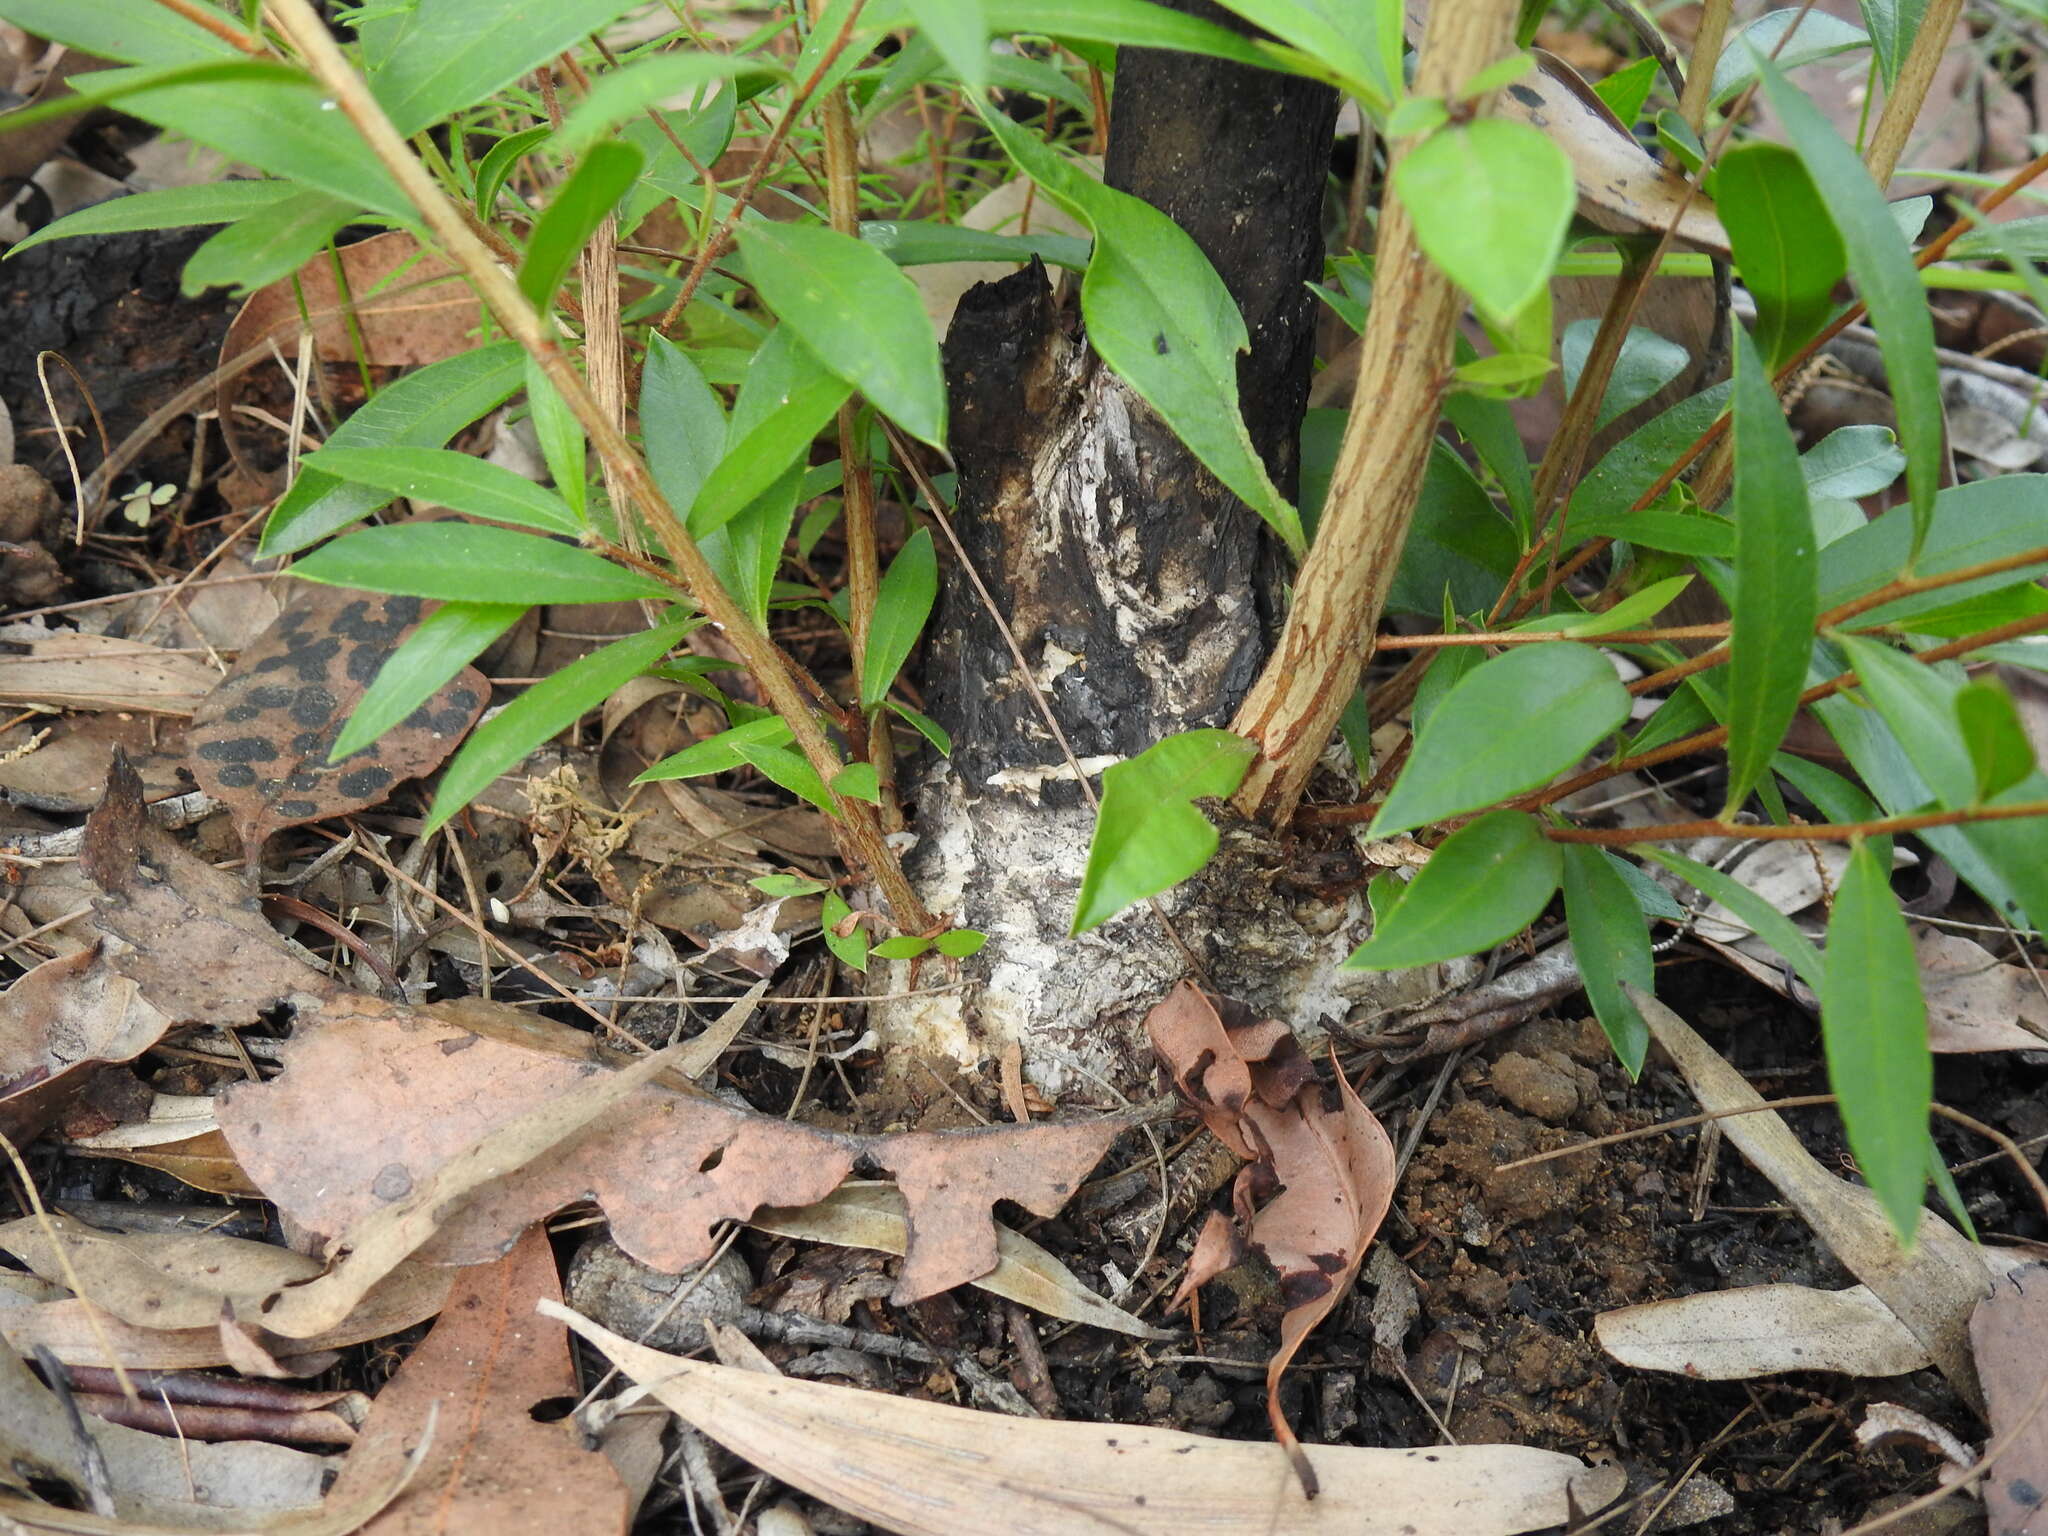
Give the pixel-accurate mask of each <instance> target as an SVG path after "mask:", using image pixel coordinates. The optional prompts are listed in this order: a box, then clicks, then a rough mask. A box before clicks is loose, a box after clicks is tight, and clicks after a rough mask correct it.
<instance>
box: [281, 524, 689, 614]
mask: <svg viewBox="0 0 2048 1536" xmlns="http://www.w3.org/2000/svg"><path fill="white" fill-rule="evenodd" d="M292 574H293V575H294V576H298V577H301V578H303V579H304V580H306V581H323V582H326V583H328V584H329V585H330V586H336V587H362V588H363V589H365V590H366V591H370V592H398V593H402V594H404V595H406V596H408V597H438V598H443V599H446V600H447V601H450V602H458V603H498V602H503V601H504V600H505V599H506V598H508V597H510V598H514V599H516V600H518V601H520V602H523V603H525V604H527V605H528V606H529V607H530V606H533V605H535V604H538V603H629V602H632V601H634V600H636V599H638V598H666V597H669V596H670V595H671V593H670V592H669V589H668V588H667V587H665V586H663V585H662V584H661V583H660V582H658V581H655V580H654V579H653V578H651V577H648V576H642V575H641V574H640V573H639V572H637V571H629V570H626V569H625V568H624V567H622V566H617V565H613V564H612V563H611V562H610V561H609V560H606V559H605V558H604V557H603V556H601V555H594V554H592V553H590V551H588V550H585V549H577V548H576V547H575V546H573V545H569V544H557V543H556V542H555V541H554V540H552V539H544V538H541V537H539V536H538V535H536V534H531V533H521V532H519V531H518V530H517V529H514V528H494V527H490V526H488V525H486V524H483V523H398V524H395V525H393V526H391V527H387V528H365V529H363V530H362V531H361V532H359V533H352V534H349V535H348V536H347V537H346V538H341V539H336V540H335V541H334V542H333V543H332V544H328V545H324V546H322V547H321V548H320V549H317V550H315V551H314V552H313V553H312V554H310V555H308V556H306V557H305V558H304V559H303V560H300V561H298V562H296V563H295V564H294V565H293V566H292Z"/></svg>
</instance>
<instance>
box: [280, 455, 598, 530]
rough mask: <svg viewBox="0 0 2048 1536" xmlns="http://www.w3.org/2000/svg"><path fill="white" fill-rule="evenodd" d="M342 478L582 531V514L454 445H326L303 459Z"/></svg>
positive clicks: (507, 519)
mask: <svg viewBox="0 0 2048 1536" xmlns="http://www.w3.org/2000/svg"><path fill="white" fill-rule="evenodd" d="M303 462H304V463H305V465H306V466H307V467H308V468H311V469H317V470H319V471H320V472H321V473H323V474H329V475H332V476H334V477H335V479H337V480H353V481H355V482H357V483H358V484H362V485H370V486H375V487H376V488H377V489H378V490H380V491H389V492H391V493H392V494H393V495H395V496H410V497H412V498H414V499H415V500H418V501H427V502H432V503H433V504H435V505H436V506H442V507H448V508H451V509H453V510H454V511H457V512H467V513H469V514H471V515H472V516H475V517H488V518H490V519H492V520H493V521H495V522H500V523H517V524H518V525H519V526H520V527H522V528H537V529H539V530H540V531H541V532H543V533H568V534H573V533H575V532H576V531H577V528H578V526H579V525H578V523H577V520H576V514H575V513H574V512H572V511H570V510H569V505H568V503H567V502H565V501H563V500H562V498H561V497H559V496H557V495H555V494H554V493H553V492H552V491H547V490H543V489H542V488H541V487H539V486H537V485H535V484H534V483H533V482H532V481H531V480H529V479H527V478H526V477H525V476H524V475H519V474H515V473H513V472H512V471H511V470H509V469H507V468H505V466H504V465H502V464H493V463H491V462H489V461H488V460H485V459H479V458H475V457H473V456H471V455H470V454H467V453H457V452H455V451H454V450H453V449H451V448H322V449H320V450H319V451H318V452H316V453H309V454H307V455H306V457H305V460H304V461H303Z"/></svg>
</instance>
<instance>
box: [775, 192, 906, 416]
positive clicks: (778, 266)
mask: <svg viewBox="0 0 2048 1536" xmlns="http://www.w3.org/2000/svg"><path fill="white" fill-rule="evenodd" d="M739 245H740V254H741V255H742V256H744V257H745V258H746V263H747V280H748V281H749V282H751V283H752V284H753V285H754V287H755V288H756V289H757V290H758V291H759V292H760V294H761V297H762V298H764V299H766V300H767V301H768V307H769V308H770V309H772V310H774V311H775V313H776V314H777V315H778V316H779V317H780V318H781V319H782V321H783V323H784V324H786V325H789V326H791V327H792V328H794V329H795V331H796V332H797V334H798V335H799V336H801V337H802V338H803V341H804V344H805V345H806V346H808V347H809V348H810V349H811V351H813V352H814V353H816V354H817V356H818V359H819V360H820V361H821V362H823V363H824V365H825V366H826V367H827V368H829V369H830V370H831V371H832V372H833V373H836V374H837V375H838V376H839V377H840V378H841V379H843V380H845V381H846V382H847V383H848V384H851V385H852V386H853V387H854V388H855V389H858V390H859V391H860V392H861V393H862V394H864V395H866V396H867V397H868V399H869V400H871V401H872V402H874V405H875V408H876V409H877V410H879V411H880V412H881V413H882V414H883V415H884V416H887V417H888V418H889V419H890V420H891V421H893V422H895V423H896V424H897V425H898V426H899V427H901V428H903V430H904V431H906V432H908V433H909V434H910V435H911V436H912V437H915V438H918V439H921V440H922V441H924V442H927V443H930V444H931V445H932V446H933V447H935V448H943V447H945V445H946V378H945V373H944V370H943V369H942V368H941V367H940V364H939V338H938V335H937V333H935V332H934V331H933V329H932V322H931V316H929V315H928V314H926V313H925V308H924V300H923V299H921V298H920V297H918V292H917V285H916V284H915V283H913V282H911V280H910V279H909V278H907V277H905V276H904V275H903V273H902V271H901V270H900V269H898V267H897V266H896V264H895V263H894V262H892V261H891V260H889V258H888V257H886V256H884V255H883V254H882V253H881V252H880V251H878V250H876V249H875V248H874V247H873V246H871V245H867V244H865V243H863V242H862V241H860V240H858V239H856V238H854V237H853V236H852V235H842V234H841V233H839V231H837V230H835V229H827V228H825V227H824V226H822V225H816V224H775V223H770V222H768V221H766V220H760V221H756V222H752V223H746V224H742V225H741V226H740V229H739Z"/></svg>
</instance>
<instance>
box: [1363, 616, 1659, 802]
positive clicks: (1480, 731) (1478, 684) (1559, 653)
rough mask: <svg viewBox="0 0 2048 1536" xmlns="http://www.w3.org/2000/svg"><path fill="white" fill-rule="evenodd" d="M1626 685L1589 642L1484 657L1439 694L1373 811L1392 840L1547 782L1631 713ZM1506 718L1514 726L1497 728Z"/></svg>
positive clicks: (1553, 643) (1524, 647)
mask: <svg viewBox="0 0 2048 1536" xmlns="http://www.w3.org/2000/svg"><path fill="white" fill-rule="evenodd" d="M1628 711H1629V696H1628V690H1627V689H1626V688H1624V687H1623V686H1622V684H1621V679H1620V678H1618V677H1616V676H1615V675H1614V668H1613V666H1612V665H1610V664H1609V662H1608V660H1607V658H1606V657H1604V656H1602V655H1601V654H1600V653H1599V652H1598V651H1597V650H1595V649H1593V647H1591V646H1588V645H1577V644H1574V643H1573V642H1571V641H1569V640H1553V641H1549V642H1546V643H1545V644H1542V645H1521V646H1516V647H1515V648H1514V649H1513V650H1510V651H1507V652H1505V653H1503V654H1502V655H1499V656H1495V657H1493V658H1492V659H1491V660H1488V661H1484V662H1481V663H1480V664H1479V665H1478V666H1476V667H1474V668H1473V669H1472V670H1471V671H1470V672H1468V673H1467V674H1465V676H1464V677H1463V678H1462V679H1460V680H1459V682H1458V684H1457V686H1456V687H1454V688H1452V689H1451V691H1450V692H1449V693H1447V694H1446V695H1445V696H1444V699H1443V702H1442V703H1440V704H1438V705H1437V706H1436V709H1435V710H1434V712H1432V713H1431V715H1430V716H1429V722H1428V724H1426V725H1424V726H1423V727H1422V729H1421V731H1420V732H1418V733H1417V735H1416V738H1415V750H1414V752H1413V754H1412V755H1411V756H1410V757H1409V759H1408V766H1407V767H1406V768H1404V769H1402V770H1401V776H1400V778H1398V779H1396V780H1395V781H1394V788H1393V790H1392V792H1391V793H1390V794H1388V796H1387V799H1386V803H1385V804H1384V805H1382V806H1381V807H1380V811H1379V814H1378V815H1377V816H1375V817H1374V818H1373V823H1372V830H1371V834H1370V835H1371V836H1373V837H1376V838H1377V837H1392V836H1393V835H1394V834H1395V833H1397V832H1406V831H1408V830H1409V829H1410V828H1411V827H1419V826H1423V825H1424V824H1426V823H1428V822H1432V821H1441V820H1443V819H1444V818H1446V817H1449V816H1459V815H1462V814H1464V813H1465V812H1467V811H1476V810H1480V809H1482V808H1483V807H1486V806H1489V805H1492V804H1494V803H1495V802H1497V801H1500V800H1504V799H1506V798H1507V797H1508V796H1510V795H1517V794H1520V793H1521V792H1522V791H1524V790H1527V789H1534V788H1535V787H1536V786H1537V785H1539V784H1542V783H1544V782H1546V781H1547V780H1549V779H1550V778H1551V777H1553V776H1554V775H1556V774H1559V773H1562V772H1563V771H1564V770H1565V769H1567V768H1569V767H1571V766H1572V764H1574V763H1576V762H1577V761H1578V760H1579V759H1580V758H1582V757H1584V756H1585V755H1586V753H1587V752H1589V751H1591V750H1592V748H1593V747H1595V746H1597V745H1598V744H1599V742H1600V740H1601V738H1603V737H1604V736H1606V735H1607V734H1608V733H1609V732H1611V731H1614V730H1616V729H1618V728H1619V727H1620V725H1621V723H1622V722H1623V721H1624V720H1626V719H1627V718H1628ZM1509 720H1512V721H1513V722H1514V723H1515V724H1514V729H1512V730H1503V729H1502V728H1501V724H1502V722H1503V721H1509Z"/></svg>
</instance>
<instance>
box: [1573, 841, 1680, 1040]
mask: <svg viewBox="0 0 2048 1536" xmlns="http://www.w3.org/2000/svg"><path fill="white" fill-rule="evenodd" d="M1563 879H1564V920H1565V924H1566V926H1567V927H1568V928H1569V929H1570V932H1571V941H1572V953H1573V955H1575V956H1576V957H1577V958H1578V962H1579V976H1580V979H1581V980H1583V981H1584V982H1585V984H1586V996H1587V998H1588V999H1589V1000H1590V1001H1591V1002H1592V1004H1593V1015H1594V1017H1595V1018H1597V1019H1599V1021H1600V1028H1601V1029H1602V1030H1604V1031H1605V1032H1606V1035H1607V1040H1608V1043H1609V1044H1610V1045H1612V1046H1613V1047H1614V1054H1615V1057H1616V1058H1617V1059H1618V1060H1619V1061H1620V1062H1621V1064H1622V1065H1623V1066H1624V1067H1626V1068H1627V1069H1628V1075H1629V1076H1630V1077H1640V1076H1642V1073H1643V1057H1644V1056H1645V1054H1647V1053H1648V1051H1649V1048H1650V1027H1649V1025H1647V1024H1645V1023H1644V1022H1643V1016H1642V1013H1641V1012H1640V1011H1639V1010H1638V1009H1637V1007H1636V1005H1635V1003H1634V1001H1633V1000H1632V999H1631V998H1630V997H1629V995H1628V991H1627V989H1626V988H1625V987H1624V986H1623V985H1622V983H1624V982H1626V983H1627V984H1628V986H1631V987H1635V988H1638V989H1639V990H1641V991H1644V992H1649V993H1653V994H1654V993H1655V992H1656V990H1657V979H1656V966H1655V962H1654V960H1653V959H1652V957H1651V954H1650V930H1649V927H1648V925H1647V924H1646V923H1644V921H1643V909H1642V905H1641V903H1639V902H1638V901H1637V899H1636V893H1635V891H1634V890H1633V889H1631V888H1630V886H1629V883H1628V881H1627V880H1625V879H1624V878H1623V877H1622V876H1621V874H1620V873H1619V872H1618V871H1617V870H1616V868H1615V866H1614V864H1613V863H1612V862H1611V861H1610V859H1609V858H1608V855H1607V853H1606V852H1605V850H1603V849H1599V848H1590V847H1587V846H1586V845H1585V844H1583V843H1568V844H1565V845H1564V876H1563Z"/></svg>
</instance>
